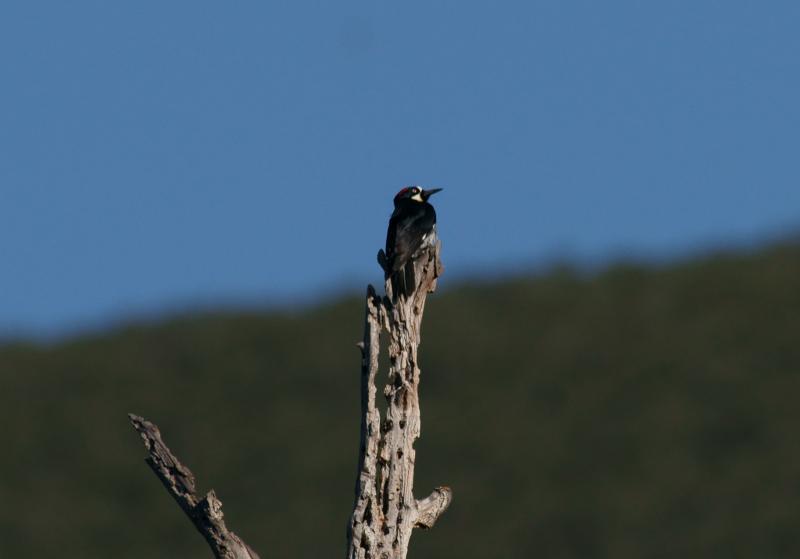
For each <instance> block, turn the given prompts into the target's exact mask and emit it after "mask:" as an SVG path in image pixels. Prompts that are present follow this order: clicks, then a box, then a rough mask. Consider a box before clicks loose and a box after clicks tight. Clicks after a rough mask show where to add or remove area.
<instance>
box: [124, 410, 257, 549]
mask: <svg viewBox="0 0 800 559" xmlns="http://www.w3.org/2000/svg"><path fill="white" fill-rule="evenodd" d="M128 417H129V418H130V421H131V424H132V425H133V428H134V429H136V431H137V432H138V433H139V435H141V437H142V441H143V442H144V446H145V448H146V449H147V452H148V457H147V458H146V459H145V461H146V462H147V465H148V466H150V468H151V469H152V470H153V472H154V473H155V474H156V476H158V479H160V480H161V483H163V484H164V487H165V488H166V489H167V491H168V492H169V494H170V495H172V497H173V498H174V499H175V501H176V502H177V503H178V505H179V506H180V507H181V509H183V512H185V513H186V515H187V516H188V517H189V519H190V520H191V521H192V523H193V524H194V526H195V528H197V530H198V531H199V532H200V533H201V534H202V535H203V537H204V538H205V539H206V541H207V542H208V545H209V546H210V547H211V551H212V552H213V553H214V557H216V558H217V559H259V557H258V554H257V553H256V552H255V551H253V550H252V549H251V548H250V546H248V545H247V544H246V543H245V542H244V541H243V540H242V539H241V538H240V537H239V536H237V535H236V534H234V533H233V532H231V531H230V530H228V528H227V527H226V526H225V520H224V519H223V514H222V502H221V501H220V500H219V499H218V498H217V495H216V494H215V493H214V490H213V489H212V490H211V491H209V492H208V493H207V494H206V495H205V496H204V497H203V498H202V499H198V498H197V494H196V486H195V479H194V474H192V471H191V470H190V469H189V468H187V467H186V466H184V465H183V464H181V462H180V460H178V458H177V457H176V456H175V455H174V454H172V451H170V449H169V448H168V447H167V445H166V444H165V443H164V441H163V440H162V438H161V432H160V431H159V429H158V427H157V426H156V425H155V424H153V423H150V422H149V421H147V420H146V419H144V418H143V417H140V416H138V415H134V414H128Z"/></svg>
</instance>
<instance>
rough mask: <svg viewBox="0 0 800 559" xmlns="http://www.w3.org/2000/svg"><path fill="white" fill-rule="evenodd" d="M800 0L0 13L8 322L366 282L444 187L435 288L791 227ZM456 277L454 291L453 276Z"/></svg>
mask: <svg viewBox="0 0 800 559" xmlns="http://www.w3.org/2000/svg"><path fill="white" fill-rule="evenodd" d="M798 29H800V4H798V3H797V2H782V1H774V2H769V3H756V2H741V1H736V0H726V1H714V2H711V1H707V0H695V1H692V2H688V1H676V2H641V1H636V2H634V1H627V2H618V1H608V2H596V1H574V2H570V1H563V0H559V1H550V2H537V1H531V0H528V1H526V2H494V3H489V2H472V1H466V0H458V1H435V0H428V1H426V2H416V1H404V2H384V1H376V0H372V1H370V2H366V1H364V2H322V1H317V2H309V1H302V0H300V1H298V0H295V1H292V2H288V1H286V2H252V1H240V2H235V3H233V2H231V3H223V2H209V1H205V0H195V1H192V2H178V1H176V2H151V1H137V2H108V1H99V0H98V1H94V2H87V1H82V0H75V1H71V2H61V1H59V2H55V1H41V2H30V1H26V2H18V1H13V0H6V1H4V2H3V3H2V4H1V5H0V72H1V73H0V80H1V81H0V85H1V87H0V332H2V333H5V334H6V335H48V334H53V333H66V332H69V331H71V330H73V329H75V328H81V327H85V326H87V325H92V324H103V323H105V322H107V321H114V320H119V319H120V318H124V317H126V316H131V315H141V314H142V313H145V314H148V313H153V312H158V311H159V310H160V309H171V308H175V307H176V306H178V307H181V306H186V305H192V304H201V303H202V304H203V305H214V304H225V303H229V302H231V301H236V302H240V303H242V302H244V303H246V302H248V301H249V302H262V303H263V302H269V303H279V304H280V303H285V302H291V301H297V300H314V299H315V298H318V297H324V296H326V295H327V294H331V293H335V292H337V291H340V290H343V289H349V288H353V289H361V288H362V284H364V283H365V282H366V281H379V279H380V275H379V272H378V268H377V265H376V264H375V260H374V256H375V252H376V251H377V249H378V248H379V247H380V246H381V245H382V243H383V238H384V235H385V223H386V220H387V218H388V214H389V213H390V211H391V198H392V196H393V194H394V193H395V192H396V191H397V190H398V189H399V188H400V187H402V186H403V185H406V184H422V185H426V186H439V187H444V188H445V191H444V192H442V193H441V194H439V195H437V196H436V198H437V199H438V200H435V201H436V205H437V209H438V211H439V219H440V232H441V235H442V237H443V239H444V250H445V253H444V258H445V264H446V266H447V270H448V275H449V278H448V279H449V280H451V281H455V280H456V279H457V278H459V277H465V276H468V275H470V274H493V273H495V272H496V271H497V270H501V271H502V270H509V269H513V268H515V267H527V266H537V265H541V264H542V263H545V262H548V261H552V260H553V259H560V258H567V259H572V260H574V261H576V262H578V263H580V262H594V263H596V262H603V261H608V260H610V259H614V258H618V257H620V256H621V255H635V256H637V257H640V258H647V259H658V258H662V257H665V256H668V257H673V256H675V255H681V254H686V253H692V252H696V251H698V250H704V249H705V248H708V247H713V246H718V245H720V244H726V243H744V244H747V243H752V242H754V241H758V239H763V238H767V237H769V236H771V235H774V234H776V233H777V232H780V231H788V230H791V229H793V228H797V227H798V226H799V225H800V185H798V180H797V177H798V172H797V170H798V164H800V153H799V151H800V141H799V140H800V138H798V135H799V134H800V105H799V103H800V102H799V101H798V99H800V56H798V53H800V33H798ZM445 284H446V282H445Z"/></svg>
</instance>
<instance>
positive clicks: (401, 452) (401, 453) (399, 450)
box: [397, 421, 403, 459]
mask: <svg viewBox="0 0 800 559" xmlns="http://www.w3.org/2000/svg"><path fill="white" fill-rule="evenodd" d="M400 423H402V421H401V422H400ZM397 458H400V459H402V458H403V449H402V448H398V449H397Z"/></svg>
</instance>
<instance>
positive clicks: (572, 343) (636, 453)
mask: <svg viewBox="0 0 800 559" xmlns="http://www.w3.org/2000/svg"><path fill="white" fill-rule="evenodd" d="M447 283H448V282H447V281H446V278H445V281H444V286H445V287H446V286H447ZM362 312H363V309H362V302H361V300H360V299H347V300H343V301H340V302H338V303H336V304H331V305H327V306H324V307H321V308H318V309H316V310H313V311H310V312H306V313H302V314H297V315H290V314H249V315H248V314H236V315H228V314H218V315H204V316H198V317H188V318H182V319H176V320H172V321H169V322H166V323H163V324H158V325H153V326H134V327H129V328H126V329H123V330H119V331H116V332H113V333H110V334H108V335H104V336H94V337H90V338H86V339H79V340H75V341H71V342H69V343H64V344H61V345H58V346H55V347H52V348H37V347H33V346H26V345H24V344H15V345H10V346H6V347H4V348H2V349H0V422H1V424H2V425H3V430H2V433H3V452H2V459H0V496H1V497H2V501H3V506H2V507H1V508H0V557H76V558H79V557H80V558H83V557H117V558H128V557H130V558H137V559H140V558H143V557H146V558H151V557H207V556H209V554H208V550H207V548H206V546H205V543H204V542H203V541H202V539H201V538H200V537H199V535H198V534H196V533H195V532H194V530H193V528H192V527H191V525H190V524H189V522H188V521H187V520H186V519H185V518H184V517H183V516H182V513H181V512H180V511H179V509H178V507H176V506H175V504H174V503H173V502H172V501H171V499H170V498H169V496H168V495H167V493H166V492H165V491H164V489H163V488H162V487H161V486H160V485H159V483H158V482H157V480H156V479H155V477H154V476H153V475H152V473H151V472H150V471H149V469H148V468H147V467H146V466H145V464H144V463H143V458H144V451H143V449H142V447H141V443H140V441H139V439H138V437H137V435H136V434H135V433H134V432H133V430H132V429H131V428H130V426H129V424H128V422H127V417H126V414H127V413H128V412H130V411H132V412H136V413H138V414H141V415H144V416H145V417H147V418H149V419H151V420H153V421H155V422H156V423H158V424H159V425H160V427H161V429H162V432H163V433H164V436H165V439H166V441H167V442H168V444H170V445H171V447H172V448H173V450H174V451H175V452H176V454H177V455H178V456H180V457H181V458H182V459H184V461H185V462H186V463H187V464H188V465H189V466H190V467H192V469H193V470H194V471H195V473H196V474H197V476H198V479H199V481H200V485H201V488H202V489H204V490H205V489H208V488H210V487H212V486H213V487H214V488H215V489H216V490H217V493H218V494H219V496H220V497H221V499H222V500H223V502H224V503H225V507H226V508H225V510H226V515H227V518H228V520H229V525H230V526H231V527H232V528H233V529H234V530H235V531H236V532H237V533H239V534H241V535H242V536H243V537H244V539H245V540H246V541H247V542H248V543H250V544H252V545H253V546H254V547H255V549H257V550H258V551H259V552H260V553H261V554H262V556H264V557H265V558H266V557H274V558H298V557H337V556H340V555H342V554H343V553H344V546H345V539H344V534H345V524H346V521H347V518H348V516H349V513H350V507H351V505H352V488H353V483H354V480H355V478H354V476H355V469H356V462H355V461H356V450H357V448H356V447H357V444H358V422H359V400H358V398H359V393H358V382H359V368H358V367H359V356H358V351H357V349H356V348H355V346H354V344H355V342H356V341H357V340H358V339H359V338H360V336H361V328H362ZM424 328H425V337H424V340H423V346H422V349H421V351H422V354H421V364H422V370H423V378H422V398H423V401H422V420H423V426H422V439H421V440H420V442H419V444H418V454H417V458H418V460H419V462H418V466H417V468H418V477H417V484H416V487H417V493H418V495H420V496H421V495H423V494H427V493H428V492H429V490H430V489H431V488H432V487H434V486H435V485H439V484H442V483H446V484H448V485H451V486H452V487H453V489H454V491H455V501H454V503H453V506H452V507H451V509H450V510H449V511H448V512H447V514H446V515H445V516H444V517H443V518H442V519H441V523H440V524H439V525H437V527H436V528H435V529H434V530H433V531H431V532H428V533H417V534H416V535H415V536H414V538H413V539H412V544H411V547H412V550H411V554H410V557H412V559H425V558H431V559H432V558H447V557H459V558H476V559H478V558H480V559H485V558H486V557H500V558H511V557H520V558H522V557H526V558H527V557H542V558H547V559H567V558H575V559H592V558H614V559H626V558H637V559H643V558H662V557H664V558H666V557H698V558H716V557H719V558H723V557H724V558H726V559H730V558H738V557H741V558H756V557H757V558H777V557H786V558H789V557H798V556H800V535H798V534H800V437H798V435H797V429H798V426H800V404H799V403H798V400H799V399H800V398H799V395H800V245H793V244H786V245H782V246H777V247H774V248H772V249H768V250H764V251H761V252H757V253H751V254H738V255H737V254H730V255H720V256H716V257H709V258H706V259H703V260H697V261H692V262H688V263H684V264H679V265H675V266H671V267H667V268H660V269H654V268H644V267H638V266H616V267H613V268H611V269H609V270H608V271H606V272H604V273H602V274H600V275H598V276H595V277H592V278H588V279H585V278H581V277H579V276H577V275H575V274H572V273H570V272H567V271H557V272H553V273H551V274H548V275H546V276H543V277H537V278H519V279H516V280H511V281H506V282H498V283H493V284H486V285H464V286H461V287H458V288H453V289H449V290H447V289H444V290H443V291H442V292H440V293H437V294H436V295H434V296H432V297H431V298H430V299H429V300H428V306H427V309H426V322H425V326H424ZM300 518H302V519H304V524H305V525H306V526H308V525H311V526H314V527H315V530H314V532H313V533H297V532H295V531H294V526H295V521H296V520H297V519H300ZM498 549H499V550H500V551H501V552H500V554H499V555H498V552H497V550H498ZM492 550H493V551H492Z"/></svg>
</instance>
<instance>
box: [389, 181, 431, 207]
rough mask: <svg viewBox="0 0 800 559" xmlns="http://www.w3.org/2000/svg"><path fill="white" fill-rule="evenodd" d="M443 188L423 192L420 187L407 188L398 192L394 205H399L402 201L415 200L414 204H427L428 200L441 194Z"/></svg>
mask: <svg viewBox="0 0 800 559" xmlns="http://www.w3.org/2000/svg"><path fill="white" fill-rule="evenodd" d="M440 190H441V188H431V189H429V190H423V189H422V188H420V187H418V186H407V187H405V188H404V189H402V190H401V191H400V192H398V193H397V194H396V195H395V197H394V203H395V205H397V203H398V202H400V201H401V200H413V201H414V202H420V203H422V202H426V201H427V200H428V198H430V197H431V196H432V195H434V194H436V193H437V192H439V191H440Z"/></svg>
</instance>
